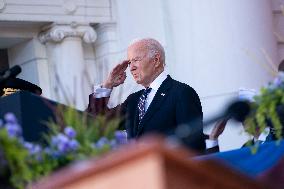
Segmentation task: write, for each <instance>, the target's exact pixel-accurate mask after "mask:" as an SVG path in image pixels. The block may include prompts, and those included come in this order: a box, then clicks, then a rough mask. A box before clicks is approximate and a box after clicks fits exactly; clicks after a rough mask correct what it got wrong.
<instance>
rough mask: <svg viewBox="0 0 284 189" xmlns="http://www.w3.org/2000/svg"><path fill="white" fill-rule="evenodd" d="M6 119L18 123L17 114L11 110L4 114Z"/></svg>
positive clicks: (8, 121)
mask: <svg viewBox="0 0 284 189" xmlns="http://www.w3.org/2000/svg"><path fill="white" fill-rule="evenodd" d="M4 120H5V121H6V122H7V123H17V118H16V116H15V115H14V114H13V113H11V112H8V113H6V114H5V115H4Z"/></svg>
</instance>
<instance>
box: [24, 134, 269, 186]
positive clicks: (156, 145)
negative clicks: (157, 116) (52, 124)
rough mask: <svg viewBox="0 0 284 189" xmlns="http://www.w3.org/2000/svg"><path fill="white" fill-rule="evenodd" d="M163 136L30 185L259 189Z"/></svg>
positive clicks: (148, 139) (230, 170)
mask: <svg viewBox="0 0 284 189" xmlns="http://www.w3.org/2000/svg"><path fill="white" fill-rule="evenodd" d="M193 155H194V154H193V153H191V152H189V151H187V150H185V149H183V148H181V147H179V146H176V145H175V144H171V143H169V142H167V141H165V140H164V139H159V138H158V139H157V137H154V138H144V139H142V141H140V142H138V143H133V144H129V145H127V146H125V147H123V148H122V149H120V150H117V151H114V152H112V153H110V154H108V155H106V156H105V157H101V158H100V159H91V160H88V161H84V162H80V163H76V164H73V165H71V166H70V167H67V168H65V169H63V170H60V171H58V172H56V173H54V174H53V175H51V176H50V177H47V178H44V179H43V180H41V181H39V182H38V183H36V184H34V185H32V186H30V188H41V189H50V188H60V189H88V188H92V189H112V188H114V189H134V188H135V189H244V188H248V189H252V188H253V189H262V188H264V186H262V185H260V184H259V183H258V182H257V181H255V180H253V179H251V178H248V177H247V176H245V175H242V174H241V173H238V172H235V171H233V170H232V169H230V168H228V167H226V166H225V165H223V164H221V163H220V162H217V161H213V160H210V161H209V160H207V161H201V160H198V159H194V158H192V157H193Z"/></svg>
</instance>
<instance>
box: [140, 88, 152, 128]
mask: <svg viewBox="0 0 284 189" xmlns="http://www.w3.org/2000/svg"><path fill="white" fill-rule="evenodd" d="M151 90H152V89H151V88H149V87H147V88H146V89H145V90H144V91H143V93H142V95H141V96H140V98H139V102H138V111H139V123H140V122H141V120H142V118H143V117H144V115H145V112H146V108H145V105H146V99H147V96H148V94H149V93H150V92H151Z"/></svg>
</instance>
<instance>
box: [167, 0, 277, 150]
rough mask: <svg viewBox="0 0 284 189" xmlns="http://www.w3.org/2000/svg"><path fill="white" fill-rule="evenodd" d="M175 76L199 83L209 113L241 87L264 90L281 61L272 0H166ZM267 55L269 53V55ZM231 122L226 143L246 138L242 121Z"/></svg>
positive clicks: (223, 142) (220, 107)
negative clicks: (239, 124) (274, 25)
mask: <svg viewBox="0 0 284 189" xmlns="http://www.w3.org/2000/svg"><path fill="white" fill-rule="evenodd" d="M163 4H164V6H163V7H164V8H165V11H164V13H165V14H164V16H165V20H166V22H165V23H167V24H168V25H169V26H168V28H166V29H167V31H166V33H169V34H170V35H171V36H170V38H171V39H172V41H173V42H172V43H169V42H167V43H168V44H169V46H170V48H171V49H172V51H170V52H173V54H174V56H175V57H174V58H173V60H174V62H169V64H170V68H171V70H170V71H171V73H172V75H173V76H174V78H177V79H178V80H180V81H183V82H185V83H188V84H190V85H191V86H193V87H194V88H195V89H196V90H197V92H198V94H199V95H200V97H201V101H202V107H203V112H204V117H205V118H208V117H210V116H213V115H214V114H216V113H218V112H219V111H221V110H223V109H224V108H225V105H226V104H227V103H228V102H229V101H230V100H232V98H236V97H237V91H238V89H239V88H240V87H244V88H254V89H256V90H258V89H259V88H260V87H261V86H262V85H264V84H266V83H267V82H268V81H269V80H270V79H271V78H272V77H273V75H272V74H271V70H270V69H269V68H268V69H266V68H265V67H269V64H270V63H269V61H268V59H267V56H268V57H269V59H270V60H271V63H272V64H274V65H278V62H277V61H278V54H277V47H276V39H275V36H274V34H273V33H274V27H273V18H272V8H271V0H191V1H188V0H176V1H171V0H165V1H163ZM266 55H267V56H266ZM230 125H231V124H228V127H227V128H226V130H225V133H224V134H223V135H222V137H220V139H221V148H222V150H224V149H230V148H237V147H240V146H241V145H242V143H244V142H245V140H246V137H245V136H244V135H241V134H240V129H241V128H242V127H241V126H240V127H230Z"/></svg>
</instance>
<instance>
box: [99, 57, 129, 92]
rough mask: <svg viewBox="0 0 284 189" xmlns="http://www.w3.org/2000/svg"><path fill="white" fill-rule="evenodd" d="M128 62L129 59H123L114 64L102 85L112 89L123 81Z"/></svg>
mask: <svg viewBox="0 0 284 189" xmlns="http://www.w3.org/2000/svg"><path fill="white" fill-rule="evenodd" d="M128 64H129V61H128V60H124V61H123V62H122V63H120V64H118V65H116V66H115V67H114V68H113V69H112V71H111V72H110V74H109V75H108V78H107V79H106V80H105V82H104V83H103V85H102V87H103V88H108V89H112V88H113V87H117V86H119V85H121V84H122V83H124V81H125V79H126V72H125V70H126V69H127V67H128Z"/></svg>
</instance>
